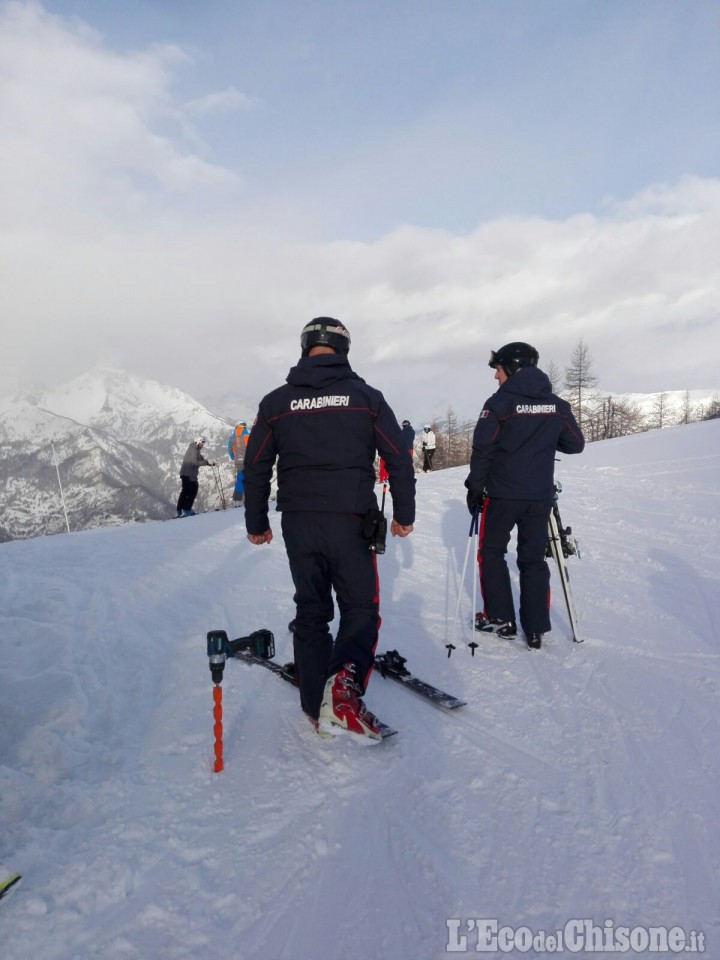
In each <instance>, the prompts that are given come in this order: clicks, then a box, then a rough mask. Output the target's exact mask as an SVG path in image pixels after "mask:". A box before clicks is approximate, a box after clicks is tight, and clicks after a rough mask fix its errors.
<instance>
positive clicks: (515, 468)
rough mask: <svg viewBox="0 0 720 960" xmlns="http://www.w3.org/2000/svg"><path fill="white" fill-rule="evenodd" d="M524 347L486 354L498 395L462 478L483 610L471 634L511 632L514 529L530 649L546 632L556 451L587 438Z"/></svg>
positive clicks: (484, 415)
mask: <svg viewBox="0 0 720 960" xmlns="http://www.w3.org/2000/svg"><path fill="white" fill-rule="evenodd" d="M538 359H539V354H538V352H537V350H536V349H535V347H531V346H530V344H528V343H508V344H506V345H505V346H504V347H501V348H500V350H497V351H495V350H493V351H492V352H491V354H490V364H489V365H490V366H491V367H492V368H493V369H494V370H495V379H496V380H497V382H498V384H499V385H500V386H499V388H498V390H497V391H496V392H495V393H494V394H493V395H492V396H491V397H490V398H489V399H488V400H486V401H485V406H484V407H483V409H482V411H481V413H480V418H479V419H478V422H477V426H476V427H475V433H474V435H473V446H472V456H471V459H470V474H469V476H468V478H467V480H466V481H465V486H466V487H467V488H468V495H467V502H468V508H469V510H470V512H471V513H474V512H475V510H478V509H479V510H482V511H483V515H482V523H481V524H480V540H479V547H478V563H479V565H480V589H481V593H482V598H483V604H484V609H483V611H482V613H480V614H477V616H476V618H475V628H476V629H477V630H484V631H489V632H490V631H491V632H494V633H496V634H497V635H498V636H500V637H512V636H515V634H516V633H517V626H516V623H515V605H514V603H513V595H512V589H511V586H510V574H509V573H508V568H507V563H506V561H505V554H506V553H507V547H508V543H509V541H510V532H511V530H512V528H513V527H514V526H517V528H518V537H517V543H518V548H517V562H518V569H519V571H520V623H521V626H522V628H523V632H524V633H525V640H526V642H527V645H528V647H530V648H532V649H539V648H540V646H541V645H542V637H543V634H544V633H547V632H548V630H550V570H549V569H548V565H547V562H546V560H545V551H546V548H547V542H548V521H549V519H550V511H551V509H552V504H553V499H554V496H555V486H554V471H555V453H556V451H558V450H559V451H560V452H561V453H580V452H581V451H582V450H583V448H584V446H585V440H584V438H583V435H582V432H581V431H580V428H579V427H578V425H577V423H576V421H575V417H574V416H573V414H572V410H571V409H570V404H569V403H567V402H566V401H565V400H562V399H560V397H556V396H555V394H554V393H552V390H551V387H550V381H549V380H548V378H547V376H546V375H545V374H544V373H543V372H542V370H540V369H539V368H538V366H537V362H538Z"/></svg>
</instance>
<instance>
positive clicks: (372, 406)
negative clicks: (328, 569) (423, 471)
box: [245, 354, 415, 534]
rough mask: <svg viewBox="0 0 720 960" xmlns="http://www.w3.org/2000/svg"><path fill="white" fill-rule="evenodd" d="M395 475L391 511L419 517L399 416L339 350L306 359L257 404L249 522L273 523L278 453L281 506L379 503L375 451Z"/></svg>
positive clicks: (248, 462) (408, 519)
mask: <svg viewBox="0 0 720 960" xmlns="http://www.w3.org/2000/svg"><path fill="white" fill-rule="evenodd" d="M376 450H377V451H378V452H379V454H380V456H381V457H382V458H383V460H384V461H385V466H386V468H387V471H388V473H389V474H390V485H391V490H392V499H393V517H394V519H395V520H397V522H398V523H400V524H402V525H403V526H408V525H410V524H412V523H414V522H415V475H414V472H413V466H412V459H411V458H410V456H409V454H408V450H407V447H406V445H405V443H404V442H403V439H402V434H401V431H400V427H399V425H398V422H397V420H396V419H395V414H394V413H393V412H392V410H391V409H390V407H389V406H388V404H387V403H386V402H385V399H384V397H383V395H382V394H381V393H380V391H379V390H375V389H374V388H373V387H371V386H369V385H368V384H366V383H365V381H364V380H362V379H361V378H360V377H359V376H358V375H357V374H356V373H354V372H353V370H352V369H351V368H350V364H349V363H348V361H347V358H346V357H344V356H341V355H340V354H320V355H318V356H314V357H303V358H302V359H301V360H300V361H299V363H298V364H297V366H295V367H293V368H292V369H291V370H290V373H289V374H288V376H287V383H286V385H284V386H282V387H278V389H277V390H273V391H272V393H269V394H268V395H267V396H266V397H264V398H263V400H262V401H261V402H260V409H259V411H258V415H257V419H256V421H255V425H254V427H253V429H252V431H251V433H250V441H249V443H248V447H247V451H246V454H245V525H246V527H247V531H248V533H252V534H261V533H264V532H265V531H266V530H267V529H268V528H269V526H270V525H269V523H268V498H269V495H270V479H271V475H272V468H273V464H274V462H275V458H276V457H277V458H278V474H277V481H278V497H277V509H278V510H281V511H291V510H304V511H318V512H321V513H352V514H358V515H360V516H362V515H364V514H366V513H367V512H368V511H369V510H370V509H371V508H372V507H374V506H376V505H377V500H376V498H375V470H374V461H375V452H376Z"/></svg>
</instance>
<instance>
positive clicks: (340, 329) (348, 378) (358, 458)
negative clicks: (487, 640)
mask: <svg viewBox="0 0 720 960" xmlns="http://www.w3.org/2000/svg"><path fill="white" fill-rule="evenodd" d="M300 344H301V349H302V358H301V359H300V361H299V362H298V364H297V365H296V366H294V367H293V368H292V369H291V370H290V373H289V374H288V376H287V382H286V384H285V385H284V386H281V387H278V389H277V390H273V391H272V393H269V394H268V395H267V396H266V397H264V398H263V400H262V401H261V402H260V408H259V411H258V415H257V418H256V420H255V424H254V426H253V428H252V431H251V433H250V440H249V442H248V446H247V451H246V455H245V525H246V528H247V533H248V540H250V542H251V543H254V544H258V545H259V544H263V543H270V542H271V540H272V531H271V529H270V524H269V521H268V500H269V496H270V481H271V476H272V469H273V464H274V463H275V460H276V458H277V483H278V493H277V509H278V510H279V511H280V512H281V514H282V534H283V539H284V541H285V548H286V550H287V554H288V560H289V563H290V573H291V575H292V578H293V583H294V586H295V603H296V615H295V618H294V621H293V639H294V653H295V667H296V670H297V676H298V681H299V686H300V702H301V705H302V708H303V710H304V711H305V713H306V714H307V715H308V717H309V718H310V719H311V721H312V723H313V725H314V726H315V728H316V729H317V730H319V731H320V732H330V733H335V732H338V731H339V730H346V731H349V732H351V733H355V734H359V735H361V736H365V737H370V738H371V739H379V736H380V731H379V726H378V721H377V719H376V718H375V717H374V716H373V714H372V713H370V711H369V710H367V708H366V707H365V705H364V703H363V702H362V700H361V699H360V698H361V696H362V695H363V694H364V692H365V688H366V686H367V682H368V679H369V676H370V673H371V671H372V666H373V662H374V652H375V648H376V646H377V640H378V631H379V628H380V616H379V584H378V573H377V558H376V554H375V552H373V551H372V550H371V549H370V541H369V539H368V535H369V533H370V532H371V528H373V527H374V524H375V520H376V518H377V515H378V503H377V499H376V496H375V470H374V462H375V457H376V455H377V454H378V453H379V454H380V456H381V457H382V458H383V460H384V461H385V465H386V467H387V470H388V473H389V475H390V483H391V487H392V504H393V519H392V523H391V527H390V529H391V532H392V535H393V536H400V537H405V536H407V535H408V534H409V533H410V532H411V531H412V528H413V523H414V521H415V475H414V472H413V467H412V460H411V458H410V455H409V453H408V450H407V447H406V444H405V442H404V441H403V438H402V433H401V430H400V426H399V424H398V422H397V420H396V419H395V415H394V413H393V412H392V410H391V409H390V407H389V406H388V404H387V403H386V401H385V399H384V397H383V395H382V394H381V393H380V391H378V390H375V389H374V388H373V387H371V386H369V385H368V384H367V383H365V381H364V380H362V379H361V378H360V377H359V376H358V375H357V374H356V373H355V372H354V371H353V370H352V369H351V367H350V364H349V362H348V356H347V355H348V352H349V349H350V334H349V333H348V331H347V329H346V327H345V326H344V325H343V324H342V323H340V321H338V320H335V319H334V318H332V317H317V318H316V319H315V320H312V321H311V322H310V323H308V324H306V326H305V327H304V329H303V331H302V334H301V337H300ZM333 590H334V591H335V594H336V597H337V603H338V608H339V610H340V623H339V627H338V632H337V636H336V638H335V641H334V643H333V639H332V637H331V635H330V629H329V624H330V622H331V621H332V619H333V616H334V606H333V599H332V591H333Z"/></svg>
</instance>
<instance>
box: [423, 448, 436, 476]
mask: <svg viewBox="0 0 720 960" xmlns="http://www.w3.org/2000/svg"><path fill="white" fill-rule="evenodd" d="M434 456H435V447H432V449H428V448H427V447H425V448H424V449H423V473H427V472H428V470H432V468H433V465H432V462H433V457H434Z"/></svg>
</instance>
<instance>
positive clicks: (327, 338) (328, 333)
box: [300, 317, 350, 357]
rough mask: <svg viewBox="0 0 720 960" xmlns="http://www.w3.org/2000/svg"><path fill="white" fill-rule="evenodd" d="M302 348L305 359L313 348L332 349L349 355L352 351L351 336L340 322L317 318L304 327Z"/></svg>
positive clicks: (301, 335) (301, 341)
mask: <svg viewBox="0 0 720 960" xmlns="http://www.w3.org/2000/svg"><path fill="white" fill-rule="evenodd" d="M300 347H301V348H302V355H303V356H304V357H306V356H307V355H308V353H310V350H311V349H312V347H332V348H333V350H336V351H337V352H338V353H344V354H345V355H347V354H348V352H349V350H350V334H349V333H348V331H347V330H346V329H345V327H344V326H343V325H342V324H341V323H340V321H339V320H334V319H333V318H332V317H315V319H314V320H311V321H310V323H306V324H305V326H304V327H303V331H302V333H301V334H300Z"/></svg>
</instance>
